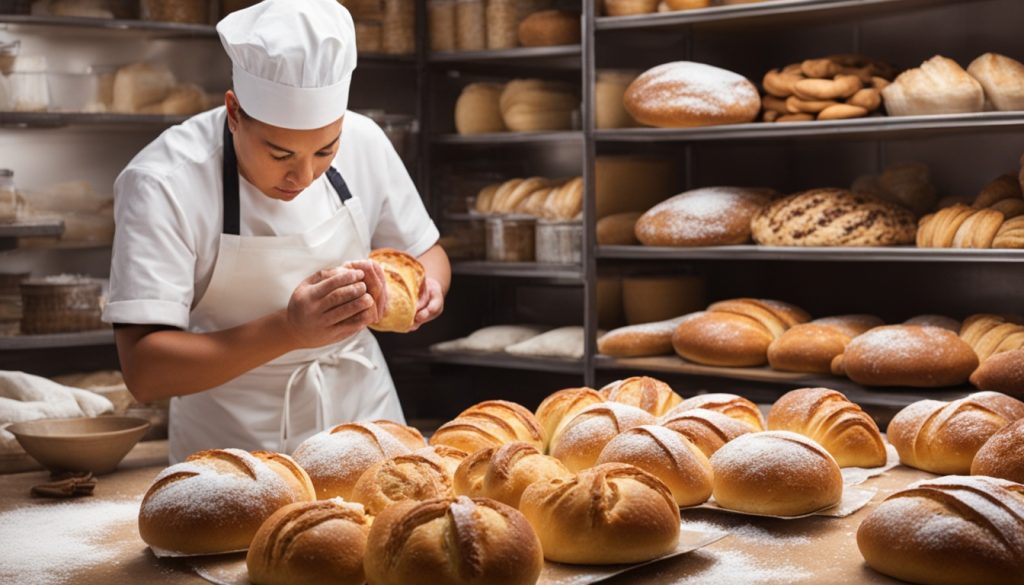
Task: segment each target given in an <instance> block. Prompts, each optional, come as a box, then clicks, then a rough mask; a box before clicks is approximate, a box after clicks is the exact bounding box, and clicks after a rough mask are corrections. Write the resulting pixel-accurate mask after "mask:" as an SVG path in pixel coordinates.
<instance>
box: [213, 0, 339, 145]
mask: <svg viewBox="0 0 1024 585" xmlns="http://www.w3.org/2000/svg"><path fill="white" fill-rule="evenodd" d="M217 32H218V33H219V34H220V40H221V43H222V44H223V45H224V50H225V51H227V54H228V57H229V58H230V59H231V64H232V80H233V82H234V91H235V94H236V95H237V96H238V101H239V103H241V105H242V109H244V110H245V111H246V113H248V114H249V115H250V116H252V117H253V118H256V119H257V120H260V121H262V122H266V123H267V124H270V125H272V126H278V127H281V128H291V129H295V130H310V129H313V128H321V127H323V126H326V125H328V124H331V123H333V122H334V121H336V120H337V119H338V118H340V117H342V115H344V114H345V110H346V109H347V107H348V92H349V85H350V84H351V82H352V72H353V71H354V70H355V68H356V33H355V27H354V25H353V24H352V16H351V15H350V14H349V12H348V10H346V9H345V8H344V7H343V6H341V4H339V3H338V1H337V0H300V1H296V0H265V1H264V2H260V3H259V4H256V5H254V6H251V7H249V8H246V9H244V10H239V11H237V12H232V13H231V14H229V15H228V16H226V17H224V19H223V20H221V21H220V23H218V24H217Z"/></svg>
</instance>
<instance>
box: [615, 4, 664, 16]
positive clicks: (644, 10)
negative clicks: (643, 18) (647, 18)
mask: <svg viewBox="0 0 1024 585" xmlns="http://www.w3.org/2000/svg"><path fill="white" fill-rule="evenodd" d="M657 9H658V0H604V10H605V13H607V14H608V16H630V15H633V14H650V13H652V12H654V11H656V10H657Z"/></svg>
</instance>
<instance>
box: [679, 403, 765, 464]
mask: <svg viewBox="0 0 1024 585" xmlns="http://www.w3.org/2000/svg"><path fill="white" fill-rule="evenodd" d="M659 423H660V424H661V425H662V426H664V427H665V428H668V429H672V430H673V431H675V432H677V433H679V434H681V435H683V436H684V437H686V439H687V440H688V441H690V442H691V443H693V444H694V445H695V446H696V447H697V448H698V449H700V450H701V452H702V453H704V455H705V456H707V457H711V456H712V455H714V454H715V451H718V450H719V449H721V448H722V445H725V444H726V443H728V442H729V441H731V440H733V439H735V438H736V437H740V436H743V435H745V434H747V433H751V432H754V430H753V429H752V428H751V427H750V425H748V424H746V423H744V422H740V421H738V420H736V419H734V418H731V417H728V416H726V415H724V414H722V413H720V412H715V411H713V410H707V409H704V408H695V409H693V410H686V411H679V410H674V411H673V412H670V413H668V414H667V415H666V416H665V417H663V418H662V419H661V420H660V421H659Z"/></svg>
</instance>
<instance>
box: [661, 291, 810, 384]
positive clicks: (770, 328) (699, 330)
mask: <svg viewBox="0 0 1024 585" xmlns="http://www.w3.org/2000/svg"><path fill="white" fill-rule="evenodd" d="M809 319H810V316H809V315H807V313H806V312H804V311H803V310H801V309H799V308H797V307H794V306H792V305H788V304H786V303H782V302H779V301H772V300H764V299H760V300H759V299H733V300H729V301H720V302H718V303H714V304H712V305H711V306H709V307H708V310H707V311H706V312H704V313H703V314H701V315H698V316H695V317H693V318H691V319H687V320H685V321H683V322H682V323H680V324H679V326H678V327H677V328H676V331H675V333H674V334H673V335H672V347H673V348H674V349H675V350H676V353H677V354H679V355H680V356H681V357H683V358H684V359H687V360H690V361H692V362H696V363H699V364H707V365H711V366H727V367H744V366H760V365H764V364H765V363H767V361H768V346H769V345H771V343H772V341H774V340H775V339H776V338H777V337H779V336H781V335H782V334H783V333H784V332H785V331H786V329H789V328H790V327H792V326H794V325H796V324H798V323H804V322H806V321H808V320H809Z"/></svg>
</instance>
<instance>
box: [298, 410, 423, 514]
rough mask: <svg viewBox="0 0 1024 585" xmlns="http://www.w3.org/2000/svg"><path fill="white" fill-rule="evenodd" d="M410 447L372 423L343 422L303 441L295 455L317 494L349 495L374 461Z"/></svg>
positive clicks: (331, 496)
mask: <svg viewBox="0 0 1024 585" xmlns="http://www.w3.org/2000/svg"><path fill="white" fill-rule="evenodd" d="M406 453H409V448H408V447H406V446H405V445H404V444H402V442H401V441H400V440H398V439H396V438H395V437H394V436H393V435H392V434H391V433H389V432H387V431H386V430H384V429H383V428H382V427H379V426H377V425H375V424H373V423H344V424H340V425H337V426H335V427H333V428H331V429H330V430H327V431H324V432H322V433H317V434H315V435H313V436H312V437H310V438H308V439H306V440H305V441H303V442H302V444H301V445H299V447H298V448H297V449H295V453H294V454H293V457H295V461H296V462H297V463H298V464H299V465H301V466H302V468H303V469H305V470H306V472H307V473H309V477H310V479H311V480H312V481H313V486H314V487H315V488H316V497H317V499H320V500H325V499H328V498H339V497H340V498H342V499H349V498H350V496H351V495H352V489H353V488H354V487H355V485H356V481H358V480H359V476H360V475H362V474H363V472H364V471H366V470H367V469H369V468H370V466H372V465H373V464H374V463H377V462H378V461H383V460H384V459H387V458H389V457H394V456H395V455H403V454H406Z"/></svg>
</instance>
